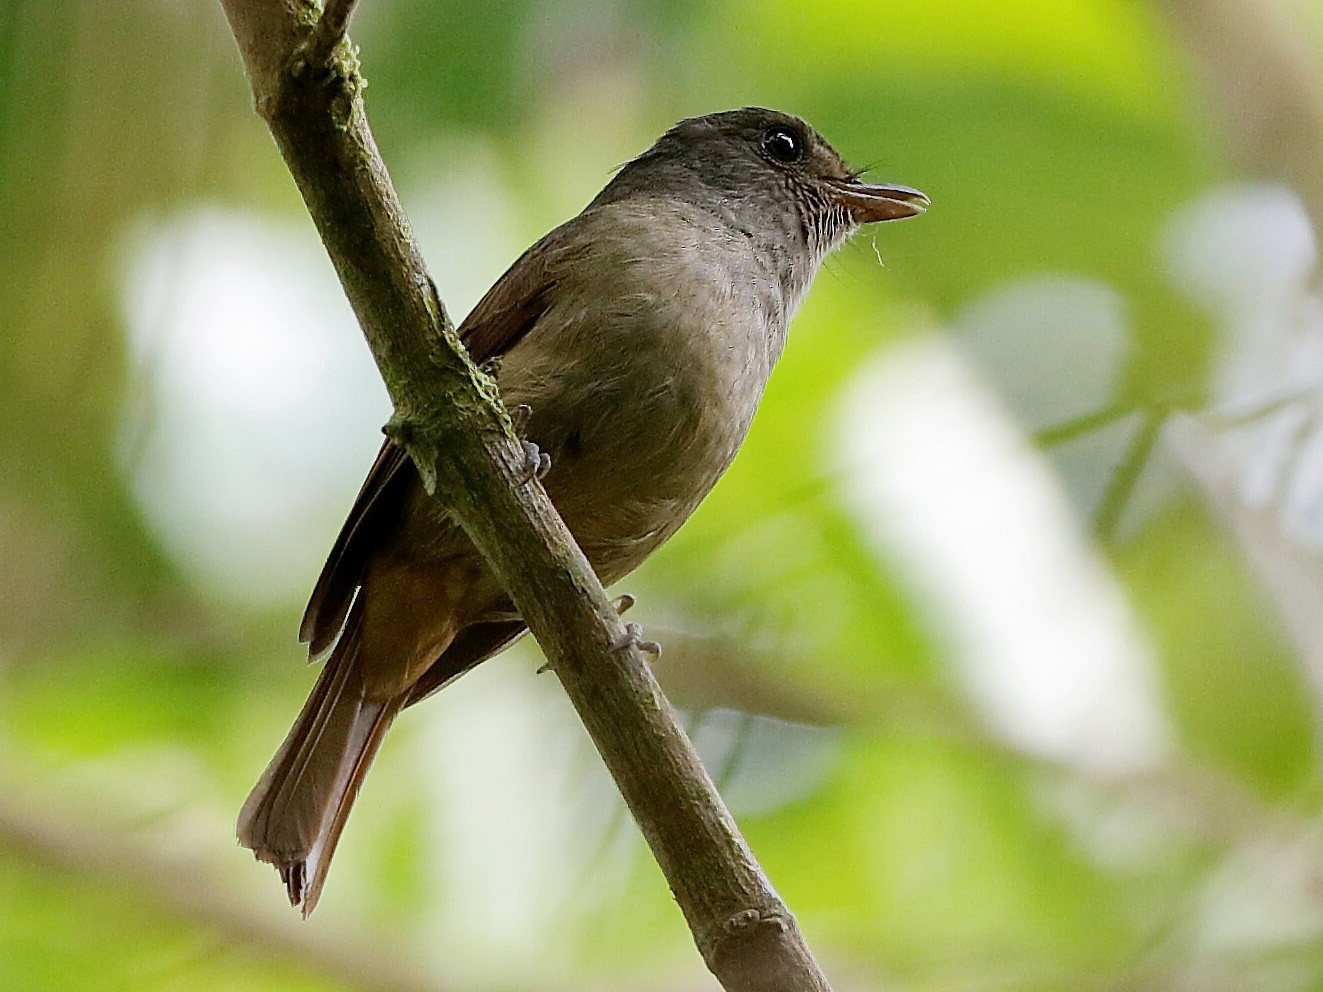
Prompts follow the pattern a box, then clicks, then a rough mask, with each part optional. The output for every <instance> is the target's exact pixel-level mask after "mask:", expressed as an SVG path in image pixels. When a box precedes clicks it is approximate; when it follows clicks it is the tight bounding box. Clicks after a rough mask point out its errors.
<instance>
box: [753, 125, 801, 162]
mask: <svg viewBox="0 0 1323 992" xmlns="http://www.w3.org/2000/svg"><path fill="white" fill-rule="evenodd" d="M763 149H764V150H765V151H766V152H767V154H768V155H770V156H772V158H774V159H776V160H777V161H778V162H780V163H782V164H783V165H789V164H790V163H792V162H798V161H799V160H800V159H801V158H802V157H803V156H804V145H803V143H802V142H801V141H800V140H799V138H798V137H797V136H796V135H795V133H794V132H793V131H787V130H786V129H785V128H783V127H774V128H772V129H771V130H770V131H768V132H767V133H766V134H764V135H763Z"/></svg>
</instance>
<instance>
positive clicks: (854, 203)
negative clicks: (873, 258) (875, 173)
mask: <svg viewBox="0 0 1323 992" xmlns="http://www.w3.org/2000/svg"><path fill="white" fill-rule="evenodd" d="M827 186H828V188H830V189H831V191H832V193H834V194H835V196H836V201H837V202H838V203H839V204H840V205H841V206H843V207H845V209H846V210H848V211H850V215H851V216H852V217H854V219H855V222H856V223H858V224H875V223H877V222H878V221H883V220H902V219H903V218H905V217H917V216H918V215H919V214H921V213H923V212H924V211H925V210H927V209H928V204H929V202H930V201H929V200H928V197H927V196H925V195H924V194H923V193H920V192H919V191H918V190H917V189H911V188H910V187H908V186H894V185H891V184H890V183H866V182H861V181H860V180H859V179H857V178H856V179H828V180H827Z"/></svg>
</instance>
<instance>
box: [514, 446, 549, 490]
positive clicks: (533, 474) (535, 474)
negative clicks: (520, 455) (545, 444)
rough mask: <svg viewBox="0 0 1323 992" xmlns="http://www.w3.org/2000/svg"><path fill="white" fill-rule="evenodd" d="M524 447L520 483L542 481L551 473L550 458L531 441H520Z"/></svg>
mask: <svg viewBox="0 0 1323 992" xmlns="http://www.w3.org/2000/svg"><path fill="white" fill-rule="evenodd" d="M519 443H520V444H522V445H523V446H524V464H523V478H521V479H520V480H519V481H520V482H532V481H533V480H534V479H538V480H541V479H543V478H544V477H545V476H546V474H547V473H548V472H550V471H551V456H550V455H549V454H547V453H546V452H545V451H543V450H541V449H540V448H538V446H537V445H536V444H534V443H533V442H532V441H520V442H519Z"/></svg>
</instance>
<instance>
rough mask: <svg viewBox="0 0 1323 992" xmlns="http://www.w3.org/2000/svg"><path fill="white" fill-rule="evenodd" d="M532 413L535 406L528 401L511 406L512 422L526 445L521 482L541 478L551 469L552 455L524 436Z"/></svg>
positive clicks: (521, 442) (521, 441)
mask: <svg viewBox="0 0 1323 992" xmlns="http://www.w3.org/2000/svg"><path fill="white" fill-rule="evenodd" d="M532 415H533V408H532V407H530V406H529V405H528V404H527V403H520V404H519V405H518V406H514V407H511V408H510V424H511V426H512V427H514V432H515V436H516V437H518V438H519V443H520V444H522V445H523V446H524V466H523V477H522V478H521V479H520V480H519V481H520V482H532V481H533V480H534V479H538V480H541V479H543V478H545V477H546V474H547V473H548V472H550V471H551V456H550V455H549V454H547V453H546V452H545V451H543V450H541V449H540V448H539V447H538V446H537V445H536V444H534V443H533V442H532V441H530V440H528V438H526V437H524V431H525V430H527V429H528V420H529V418H530V417H531V416H532Z"/></svg>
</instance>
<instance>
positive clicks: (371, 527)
mask: <svg viewBox="0 0 1323 992" xmlns="http://www.w3.org/2000/svg"><path fill="white" fill-rule="evenodd" d="M574 223H575V221H570V222H569V223H568V224H564V225H562V226H561V227H558V228H557V229H556V230H554V231H552V232H551V233H550V234H548V235H547V236H546V237H544V238H543V239H542V240H541V241H539V242H537V244H535V245H533V247H531V248H529V249H528V250H527V251H526V252H524V254H523V255H521V256H520V257H519V258H518V259H516V260H515V263H514V264H513V265H511V266H510V268H509V269H507V270H506V272H505V274H504V275H503V276H501V278H500V279H498V280H497V281H496V284H495V285H494V286H492V288H491V289H490V290H488V292H487V295H486V296H484V297H483V298H482V299H481V300H480V301H479V302H478V305H477V306H476V307H474V308H473V312H472V313H470V314H469V316H468V318H467V319H465V321H464V322H463V323H462V324H461V325H460V328H459V337H460V340H461V341H463V342H464V346H465V347H466V348H467V349H468V351H469V355H470V356H471V357H472V359H473V360H474V361H475V362H478V363H483V362H487V361H490V360H491V359H493V358H497V357H499V356H501V355H504V354H505V353H506V352H508V351H509V350H510V349H511V348H513V347H514V346H515V345H516V344H517V343H518V342H519V341H520V340H522V339H523V337H524V335H525V334H528V333H529V332H530V331H531V330H532V329H533V327H534V326H535V325H536V324H537V322H538V320H539V319H541V317H542V315H543V314H544V313H546V311H547V308H548V307H549V306H550V303H551V293H552V290H553V289H554V287H555V285H556V280H555V274H554V272H555V270H556V269H557V268H559V266H560V265H561V264H563V263H564V262H565V260H566V258H567V254H568V252H567V241H568V239H567V237H566V235H567V234H568V233H569V231H568V229H569V228H570V227H571V225H573V224H574ZM417 478H418V474H417V470H416V469H415V468H414V466H413V462H411V461H410V460H409V456H408V455H407V454H406V453H405V451H404V450H403V449H402V448H400V447H398V446H397V445H395V444H394V443H393V442H392V441H390V440H389V439H388V440H387V441H386V442H385V443H384V444H383V445H382V446H381V451H380V453H378V455H377V460H376V462H375V463H373V465H372V469H371V470H370V471H369V472H368V475H367V479H366V480H365V481H364V482H363V488H362V489H360V490H359V493H358V498H357V499H356V500H355V501H354V506H353V508H352V509H351V510H350V511H349V517H348V519H346V520H345V523H344V526H343V527H341V528H340V534H339V536H338V537H337V538H336V540H335V544H334V545H333V546H332V548H331V553H330V555H329V557H328V558H327V559H326V564H325V565H324V566H323V567H322V573H321V575H320V577H319V578H318V579H317V584H316V586H314V587H313V591H312V596H311V597H310V598H309V600H308V606H307V609H306V610H305V611H304V613H303V620H302V622H301V623H300V625H299V637H300V639H301V640H303V641H305V642H307V644H308V650H309V653H311V654H313V655H318V654H320V653H321V652H322V651H324V650H326V648H328V647H329V646H330V645H331V644H332V643H333V642H334V641H335V638H336V635H337V634H339V632H340V628H341V627H342V626H343V625H344V621H345V617H346V616H348V614H349V607H350V604H351V603H352V602H353V600H354V593H355V592H356V591H357V590H358V586H359V583H360V582H361V580H362V577H363V569H364V567H365V565H366V564H367V561H368V559H369V557H370V556H371V555H372V551H373V549H374V548H375V547H377V545H378V543H379V541H380V539H381V538H382V536H383V535H384V534H386V533H388V532H389V530H390V528H392V527H393V526H395V525H396V522H397V521H398V519H399V515H400V513H401V512H402V509H403V504H404V500H405V499H406V497H407V496H408V493H409V491H410V489H411V488H412V487H413V485H414V484H415V483H416V481H417ZM461 653H463V652H461ZM483 657H485V655H484V656H483ZM481 660H482V658H481V657H479V658H477V659H476V660H474V661H473V662H472V664H476V663H477V661H481ZM466 667H469V666H466Z"/></svg>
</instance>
